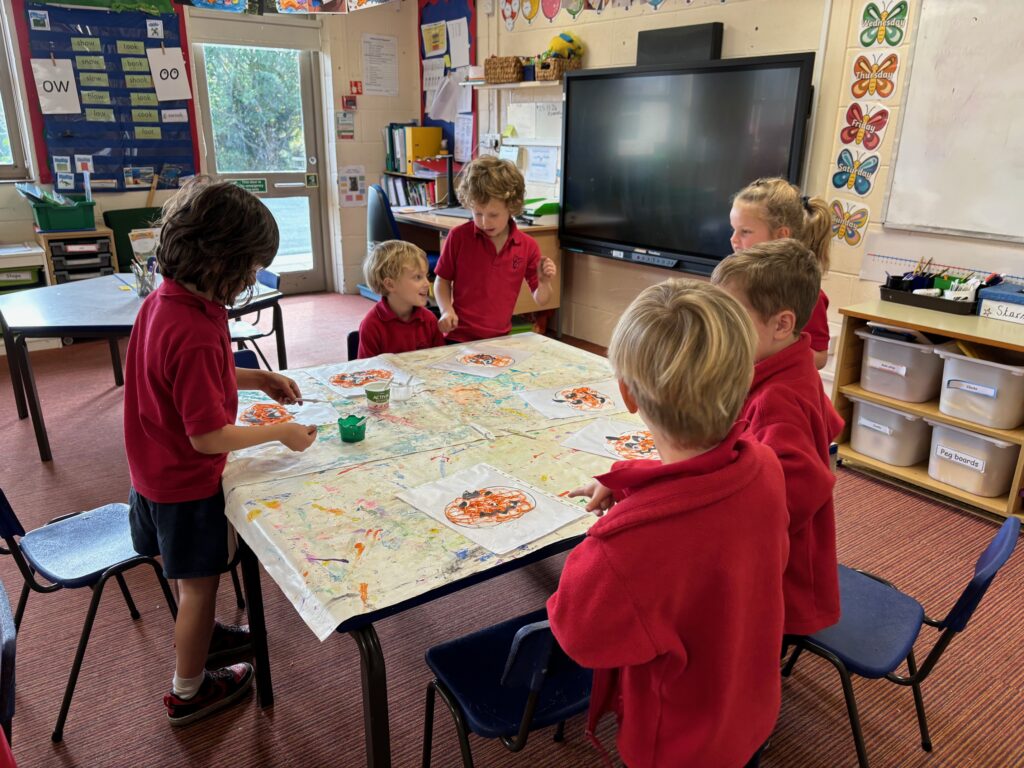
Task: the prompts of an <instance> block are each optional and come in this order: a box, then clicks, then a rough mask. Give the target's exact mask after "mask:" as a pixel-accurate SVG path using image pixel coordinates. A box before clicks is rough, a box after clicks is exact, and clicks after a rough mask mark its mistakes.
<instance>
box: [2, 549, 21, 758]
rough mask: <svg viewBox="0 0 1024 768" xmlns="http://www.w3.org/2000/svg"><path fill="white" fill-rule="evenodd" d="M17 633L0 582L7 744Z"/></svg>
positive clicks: (3, 713) (11, 715)
mask: <svg viewBox="0 0 1024 768" xmlns="http://www.w3.org/2000/svg"><path fill="white" fill-rule="evenodd" d="M0 549H2V548H0ZM17 634H18V630H17V629H16V628H15V626H14V616H13V615H12V614H11V604H10V602H9V601H8V599H7V590H6V589H4V585H3V583H2V582H0V728H3V731H4V736H6V737H7V743H8V744H10V743H11V720H13V719H14V655H15V650H16V648H17Z"/></svg>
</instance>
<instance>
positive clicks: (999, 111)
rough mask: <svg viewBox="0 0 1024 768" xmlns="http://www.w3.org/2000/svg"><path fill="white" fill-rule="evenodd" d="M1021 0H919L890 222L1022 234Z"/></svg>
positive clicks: (1009, 236) (1007, 236) (1023, 238)
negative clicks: (956, 0)
mask: <svg viewBox="0 0 1024 768" xmlns="http://www.w3.org/2000/svg"><path fill="white" fill-rule="evenodd" d="M1022 46H1024V2H1022V1H1021V0H973V1H972V2H951V1H950V0H921V6H920V9H919V13H918V21H917V24H916V37H915V41H914V50H913V59H912V62H911V68H910V80H909V84H908V86H907V89H906V93H905V98H904V108H903V109H902V110H901V112H902V115H901V118H900V120H901V126H900V130H899V145H898V147H897V150H896V154H895V156H894V159H893V170H892V182H891V185H890V188H889V193H888V195H887V199H886V207H885V212H884V215H883V221H884V223H885V226H886V227H895V228H900V229H916V230H924V231H937V232H945V233H949V234H954V235H965V236H974V237H983V238H992V239H996V240H1010V241H1017V242H1024V215H1022V203H1024V199H1022V192H1021V185H1022V180H1024V75H1022V74H1021V61H1022V58H1021V57H1022V50H1024V48H1022Z"/></svg>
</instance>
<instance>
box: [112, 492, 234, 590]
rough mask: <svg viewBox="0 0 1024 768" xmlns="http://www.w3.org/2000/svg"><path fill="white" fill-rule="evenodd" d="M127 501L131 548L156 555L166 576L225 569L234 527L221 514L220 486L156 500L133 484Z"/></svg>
mask: <svg viewBox="0 0 1024 768" xmlns="http://www.w3.org/2000/svg"><path fill="white" fill-rule="evenodd" d="M128 504H129V507H130V509H129V512H128V521H129V524H130V526H131V531H132V544H133V545H134V546H135V551H136V552H138V553H139V554H140V555H147V556H149V557H156V556H157V555H159V556H160V557H161V558H162V560H163V565H164V576H166V577H167V578H168V579H197V578H201V577H204V576H215V575H217V574H219V573H224V572H225V571H227V570H228V568H229V566H230V564H231V561H232V559H233V558H234V556H235V531H234V529H233V528H232V527H231V526H229V525H228V519H227V517H226V516H225V514H224V492H223V490H221V491H218V492H217V493H216V494H215V495H214V496H210V497H209V498H207V499H199V500H198V501H182V502H178V503H176V504H159V503H157V502H155V501H150V500H149V499H147V498H146V497H144V496H142V495H141V494H140V493H138V492H137V491H136V490H135V489H134V488H132V490H131V494H130V495H129V497H128Z"/></svg>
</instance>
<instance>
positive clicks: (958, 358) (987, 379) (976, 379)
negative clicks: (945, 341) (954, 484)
mask: <svg viewBox="0 0 1024 768" xmlns="http://www.w3.org/2000/svg"><path fill="white" fill-rule="evenodd" d="M1021 335H1022V336H1024V329H1021ZM935 352H936V354H937V355H938V356H939V357H940V358H942V359H943V360H944V361H945V365H944V366H943V369H942V394H941V395H940V397H939V410H940V411H942V412H943V413H945V414H947V415H949V416H956V417H957V418H958V419H964V420H966V421H973V422H974V423H975V424H984V425H985V426H986V427H995V428H996V429H1014V428H1016V427H1019V426H1020V425H1021V423H1024V365H1004V364H1003V363H990V362H988V361H987V360H978V359H976V358H972V357H965V356H964V355H958V354H955V353H953V352H949V351H947V350H944V349H942V350H936V351H935Z"/></svg>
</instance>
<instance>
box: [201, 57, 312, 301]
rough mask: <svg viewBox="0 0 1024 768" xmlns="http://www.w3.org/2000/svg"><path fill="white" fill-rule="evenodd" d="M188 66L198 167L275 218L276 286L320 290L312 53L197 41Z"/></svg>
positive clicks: (293, 290) (292, 290)
mask: <svg viewBox="0 0 1024 768" xmlns="http://www.w3.org/2000/svg"><path fill="white" fill-rule="evenodd" d="M195 64H196V66H195V71H196V73H197V85H198V90H199V94H200V98H199V104H200V105H201V109H202V112H203V120H202V123H203V134H204V139H205V141H204V144H205V148H206V167H207V168H208V169H209V171H210V172H211V173H213V174H216V175H217V176H218V177H219V178H220V179H222V180H225V181H235V182H236V183H238V184H240V185H241V186H243V187H245V188H246V189H248V190H249V191H251V192H253V193H255V194H256V195H257V196H258V197H259V198H260V199H261V200H262V201H263V202H264V203H265V204H266V206H267V207H268V208H269V209H270V211H271V213H273V215H274V218H275V219H277V225H278V228H279V229H280V231H281V245H280V248H279V249H278V252H277V257H276V258H275V259H274V263H273V265H272V266H271V269H272V270H274V271H275V272H278V273H280V274H281V275H282V279H281V288H282V290H284V291H285V292H286V293H308V292H312V291H322V290H324V289H325V288H326V279H325V271H324V253H325V250H324V247H323V244H324V236H323V222H322V220H321V211H322V210H323V205H322V197H321V194H322V193H321V190H322V188H323V187H322V184H323V181H324V180H323V179H322V178H321V173H320V167H319V163H318V159H319V158H318V154H319V149H318V147H320V146H321V144H322V142H321V141H320V133H321V131H320V128H319V124H318V120H317V118H316V115H317V109H316V106H315V105H316V93H317V92H318V87H317V82H318V81H317V75H318V72H317V64H316V60H315V57H314V54H313V53H312V52H310V51H302V50H294V49H288V48H269V47H243V46H237V45H219V44H201V45H196V46H195Z"/></svg>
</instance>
